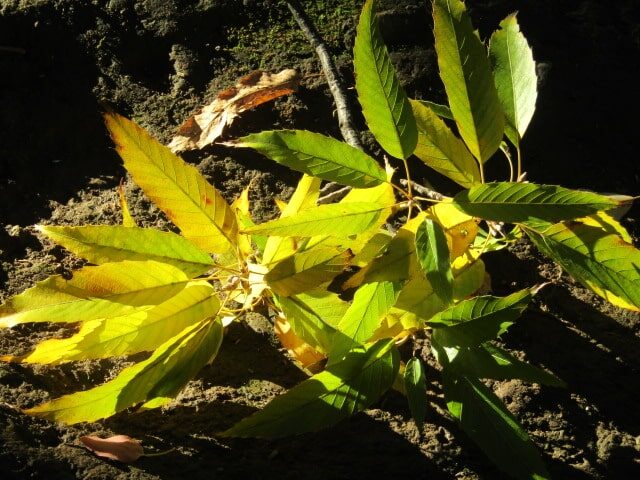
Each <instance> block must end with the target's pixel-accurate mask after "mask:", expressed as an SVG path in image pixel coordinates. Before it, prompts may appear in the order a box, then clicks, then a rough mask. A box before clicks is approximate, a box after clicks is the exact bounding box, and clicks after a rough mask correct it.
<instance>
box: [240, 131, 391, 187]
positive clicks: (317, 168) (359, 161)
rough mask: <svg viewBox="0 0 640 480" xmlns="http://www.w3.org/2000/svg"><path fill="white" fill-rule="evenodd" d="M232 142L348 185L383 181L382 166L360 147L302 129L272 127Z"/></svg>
mask: <svg viewBox="0 0 640 480" xmlns="http://www.w3.org/2000/svg"><path fill="white" fill-rule="evenodd" d="M233 145H234V146H238V147H248V148H253V149H255V150H257V151H259V152H260V153H262V154H263V155H265V156H266V157H269V158H270V159H271V160H273V161H275V162H277V163H280V164H282V165H286V166H287V167H289V168H291V169H293V170H296V171H298V172H303V173H306V174H307V175H312V176H314V177H318V178H321V179H323V180H328V181H330V182H337V183H340V184H342V185H349V186H351V187H355V188H368V187H375V186H376V185H380V184H381V183H384V182H386V181H387V175H386V173H385V171H384V169H383V168H382V167H381V166H380V165H378V164H377V163H376V161H375V160H374V159H373V158H371V157H370V156H369V155H367V154H366V153H364V152H363V151H362V150H359V149H357V148H354V147H352V146H351V145H348V144H346V143H344V142H340V141H338V140H336V139H334V138H331V137H326V136H324V135H320V134H319V133H313V132H307V131H305V130H272V131H266V132H260V133H256V134H252V135H247V136H246V137H242V138H240V139H239V140H238V141H237V142H234V143H233Z"/></svg>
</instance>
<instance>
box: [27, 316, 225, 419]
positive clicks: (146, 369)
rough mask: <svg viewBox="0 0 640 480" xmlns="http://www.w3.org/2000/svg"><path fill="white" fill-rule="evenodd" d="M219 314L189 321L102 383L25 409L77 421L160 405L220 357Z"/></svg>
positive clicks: (28, 411)
mask: <svg viewBox="0 0 640 480" xmlns="http://www.w3.org/2000/svg"><path fill="white" fill-rule="evenodd" d="M222 334H223V328H222V323H221V322H220V320H219V319H216V320H212V319H209V320H205V321H202V322H199V323H197V324H195V325H193V326H190V327H188V328H186V329H185V330H183V331H182V332H180V333H179V334H178V335H176V336H174V337H172V338H171V339H169V340H167V341H166V342H165V343H163V344H162V345H161V346H160V347H158V348H157V349H156V351H155V352H154V353H153V355H151V356H150V357H149V358H148V359H147V360H144V361H142V362H139V363H136V364H135V365H132V366H130V367H127V368H125V369H124V370H122V372H120V373H119V374H118V376H117V377H116V378H114V379H113V380H110V381H108V382H107V383H104V384H102V385H100V386H98V387H95V388H92V389H90V390H85V391H82V392H77V393H72V394H70V395H65V396H63V397H60V398H57V399H55V400H52V401H50V402H48V403H45V404H42V405H38V406H37V407H34V408H30V409H28V410H25V413H28V414H29V415H36V416H38V417H43V418H46V419H49V420H55V421H60V422H64V423H67V424H73V423H78V422H93V421H96V420H99V419H101V418H106V417H109V416H111V415H114V414H115V413H118V412H119V411H121V410H124V409H125V408H128V407H130V406H133V405H136V404H139V403H142V402H148V404H147V405H146V407H147V408H148V407H150V406H159V405H160V404H162V402H163V401H164V400H165V399H166V398H169V397H173V396H175V395H177V393H178V392H179V391H180V390H181V389H182V387H184V385H185V384H186V383H187V382H188V381H189V380H191V379H192V378H193V377H194V376H195V375H196V374H197V373H198V372H199V371H200V369H201V368H202V367H204V366H205V365H206V364H207V363H209V362H210V361H211V360H213V358H214V357H215V356H216V354H217V352H218V349H219V348H220V344H221V343H222Z"/></svg>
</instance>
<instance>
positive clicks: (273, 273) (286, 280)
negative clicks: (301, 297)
mask: <svg viewBox="0 0 640 480" xmlns="http://www.w3.org/2000/svg"><path fill="white" fill-rule="evenodd" d="M350 257H351V254H350V252H349V251H342V252H341V251H339V250H337V249H335V248H325V247H316V248H313V249H311V250H307V251H304V252H300V253H296V254H295V255H291V256H290V257H287V258H285V259H283V260H280V262H278V263H276V264H275V265H274V266H273V267H272V268H271V270H269V272H267V274H266V275H265V276H264V280H265V281H266V282H267V284H268V285H269V287H270V288H271V290H272V291H273V292H274V293H276V294H278V295H282V296H285V297H288V296H290V295H294V294H296V293H301V292H304V291H307V290H310V289H311V288H313V287H317V286H318V285H320V284H322V283H324V282H328V281H329V280H331V279H332V278H334V277H335V276H336V275H338V274H339V273H341V272H342V271H343V270H344V268H345V267H346V266H347V263H348V261H349V258H350Z"/></svg>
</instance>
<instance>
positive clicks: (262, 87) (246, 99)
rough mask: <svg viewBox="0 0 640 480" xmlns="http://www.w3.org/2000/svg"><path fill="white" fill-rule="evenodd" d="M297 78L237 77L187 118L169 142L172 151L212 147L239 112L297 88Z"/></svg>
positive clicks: (283, 75) (291, 72) (287, 74)
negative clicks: (208, 102) (234, 81)
mask: <svg viewBox="0 0 640 480" xmlns="http://www.w3.org/2000/svg"><path fill="white" fill-rule="evenodd" d="M299 83H300V76H299V75H298V72H296V71H295V70H291V69H288V70H283V71H281V72H280V73H275V74H272V73H268V72H263V71H261V70H256V71H254V72H251V73H250V74H249V75H245V76H244V77H242V78H240V79H239V80H238V81H237V83H236V85H235V86H233V87H229V88H227V89H226V90H223V91H222V92H220V93H218V95H217V96H216V98H215V99H214V100H213V102H211V103H210V104H209V105H206V106H205V107H203V108H202V110H201V111H200V112H199V113H197V114H195V115H194V116H192V117H189V118H188V119H187V120H186V121H185V122H184V123H183V124H182V125H180V128H178V133H177V135H176V136H175V137H174V138H173V140H171V143H170V144H169V148H170V149H171V150H173V151H174V152H181V151H184V150H194V149H198V148H203V147H206V146H207V145H210V144H212V143H213V142H215V141H216V139H217V138H218V137H219V136H220V135H222V133H223V131H224V129H225V128H226V127H227V126H228V125H230V124H231V122H233V120H234V119H235V118H236V117H237V116H238V115H239V114H240V113H242V112H245V111H247V110H251V109H252V108H255V107H257V106H258V105H261V104H263V103H265V102H269V101H271V100H273V99H275V98H278V97H281V96H283V95H288V94H290V93H293V92H295V91H296V90H297V89H298V84H299Z"/></svg>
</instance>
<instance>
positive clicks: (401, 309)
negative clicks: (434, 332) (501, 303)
mask: <svg viewBox="0 0 640 480" xmlns="http://www.w3.org/2000/svg"><path fill="white" fill-rule="evenodd" d="M452 267H453V276H454V279H453V298H454V299H455V300H456V301H459V300H462V299H464V298H467V297H468V296H469V295H472V294H473V293H475V292H477V291H478V289H480V288H481V287H482V285H483V284H484V281H485V269H484V263H483V262H482V260H480V259H479V258H477V256H473V255H471V254H466V255H464V256H461V257H458V258H457V259H456V261H455V262H454V263H453V265H452ZM446 307H447V305H445V303H443V302H442V300H441V299H440V298H438V296H437V295H436V294H435V293H434V292H433V288H432V287H431V285H430V284H429V282H428V281H427V280H426V278H424V276H423V275H416V276H414V277H413V278H411V279H410V280H409V281H408V282H407V283H406V284H405V286H404V287H403V288H402V291H401V292H400V295H399V296H398V300H397V301H396V303H395V305H394V306H393V307H392V308H391V310H389V313H388V314H387V315H386V316H385V317H384V319H383V321H382V324H381V325H380V328H378V329H377V330H376V332H375V333H374V335H373V336H372V338H371V341H373V340H379V339H381V338H395V337H398V336H402V334H403V333H404V335H405V336H406V335H407V334H410V333H411V332H413V331H415V330H418V329H420V328H424V324H425V322H426V321H427V320H429V319H430V318H431V317H432V316H434V315H435V314H436V313H438V312H440V311H442V310H444V309H445V308H446Z"/></svg>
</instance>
